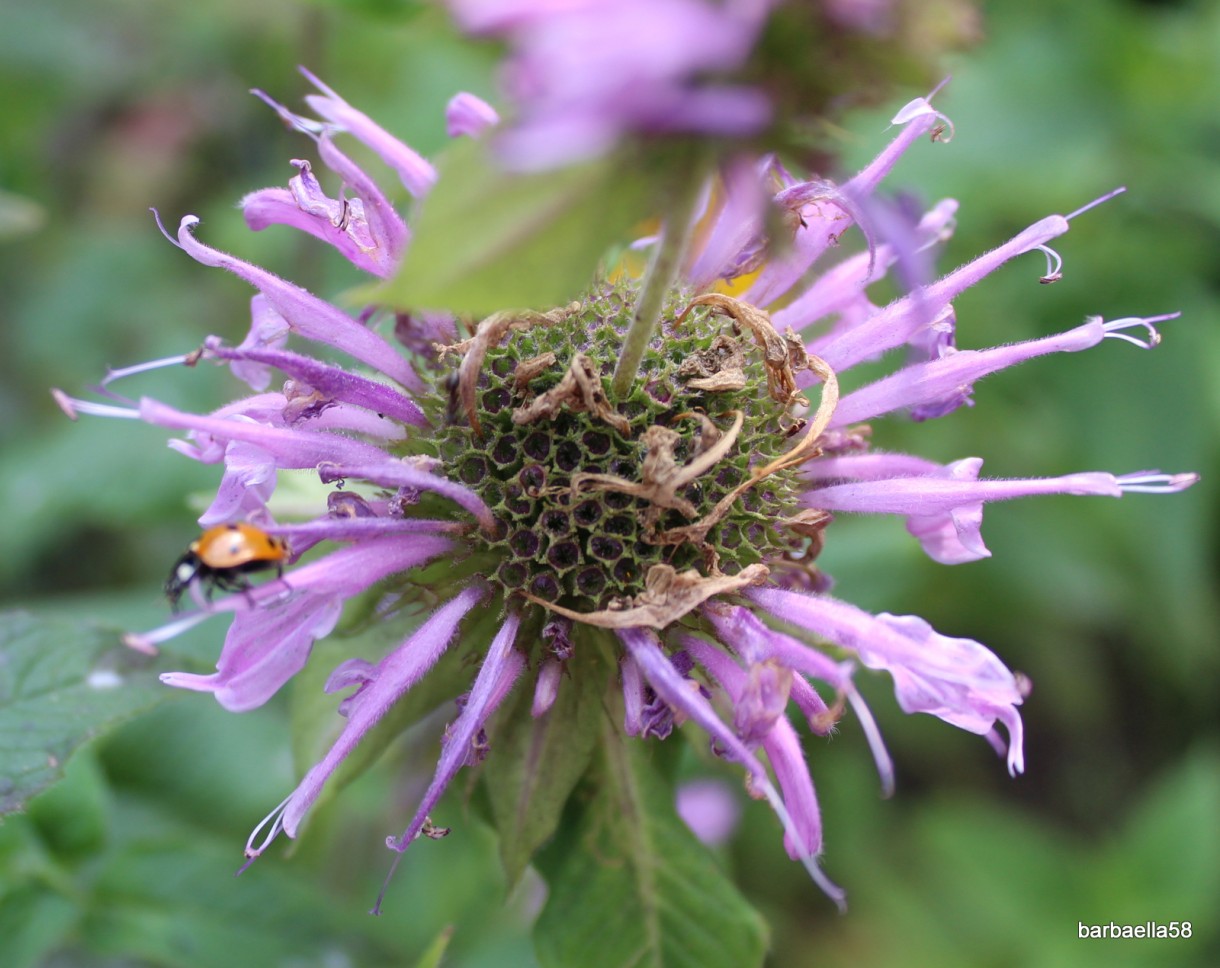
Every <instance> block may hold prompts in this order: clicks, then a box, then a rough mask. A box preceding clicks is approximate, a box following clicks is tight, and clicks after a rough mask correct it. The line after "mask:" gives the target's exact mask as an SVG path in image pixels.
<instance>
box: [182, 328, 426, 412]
mask: <svg viewBox="0 0 1220 968" xmlns="http://www.w3.org/2000/svg"><path fill="white" fill-rule="evenodd" d="M204 346H205V347H206V348H207V350H208V352H209V353H210V354H211V355H213V356H215V357H217V358H219V359H222V360H249V361H251V362H254V363H260V364H263V365H265V366H271V367H275V368H276V369H277V370H279V371H280V372H281V373H284V374H286V375H287V376H290V377H292V378H293V379H295V380H302V381H304V382H305V383H307V384H309V386H311V387H312V388H313V389H314V390H316V391H318V392H319V393H321V394H323V395H324V396H326V397H329V398H331V399H333V400H338V401H341V402H343V403H350V404H352V405H353V406H357V407H364V408H365V409H366V410H371V411H373V412H374V413H376V414H377V415H378V416H382V417H390V418H392V419H394V420H399V421H401V422H403V423H407V424H411V425H413V426H416V427H426V426H427V425H428V418H427V417H425V416H424V413H423V411H422V410H420V409H419V407H418V406H417V405H416V403H415V401H414V400H412V399H411V398H410V397H408V396H407V395H406V394H404V393H400V392H399V391H398V390H395V389H394V388H393V387H391V386H387V385H386V384H384V383H378V382H377V381H376V380H370V379H368V378H367V377H363V376H359V375H357V374H355V373H349V372H347V371H346V370H343V369H340V368H339V367H337V366H331V365H329V364H327V363H323V362H321V361H320V360H315V359H314V358H313V357H310V356H304V355H302V354H300V353H293V352H291V351H289V350H282V349H257V348H247V349H242V348H240V347H239V348H237V349H233V348H231V347H227V346H225V345H224V344H223V343H222V342H221V341H220V340H219V339H217V338H216V337H214V336H212V337H208V339H207V340H205V342H204Z"/></svg>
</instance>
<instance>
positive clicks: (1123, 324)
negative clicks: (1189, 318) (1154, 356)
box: [1102, 313, 1182, 350]
mask: <svg viewBox="0 0 1220 968" xmlns="http://www.w3.org/2000/svg"><path fill="white" fill-rule="evenodd" d="M1181 315H1182V314H1181V313H1165V314H1163V315H1161V316H1124V317H1123V318H1122V319H1112V320H1110V322H1108V323H1103V324H1102V329H1104V330H1105V336H1104V337H1102V338H1103V339H1121V340H1123V341H1124V342H1127V343H1130V344H1131V345H1132V346H1138V347H1139V348H1140V349H1144V350H1150V349H1152V348H1153V347H1154V346H1159V345H1160V342H1161V334H1160V333H1159V332H1157V329H1156V327H1155V326H1154V325H1153V323H1163V322H1165V321H1166V320H1169V319H1177V318H1178V317H1179V316H1181ZM1136 328H1140V329H1143V330H1144V331H1145V332H1147V333H1148V338H1147V339H1146V340H1145V339H1140V338H1139V337H1138V336H1131V335H1130V334H1128V333H1124V332H1122V330H1124V329H1136Z"/></svg>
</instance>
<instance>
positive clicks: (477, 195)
mask: <svg viewBox="0 0 1220 968" xmlns="http://www.w3.org/2000/svg"><path fill="white" fill-rule="evenodd" d="M438 168H439V170H440V173H441V178H440V181H439V182H438V184H437V186H436V188H435V189H434V190H433V192H432V193H431V194H430V195H429V196H428V198H427V199H426V200H425V201H424V203H423V205H422V207H421V211H420V216H419V220H418V224H417V225H415V226H414V227H413V228H414V235H413V237H412V239H411V245H410V248H409V249H408V251H407V257H406V261H405V262H404V263H403V265H402V268H401V269H400V270H399V273H398V275H397V276H395V277H394V278H393V279H392V280H390V282H389V283H388V284H386V285H385V286H384V287H381V288H379V289H378V290H376V294H375V296H372V298H375V299H376V300H377V301H379V302H385V303H389V304H391V305H396V306H404V307H410V308H412V309H448V310H451V311H453V312H459V313H470V314H473V315H475V316H483V315H486V314H488V313H491V312H494V311H496V310H501V309H509V308H546V307H550V306H555V305H558V304H561V303H565V302H568V301H570V300H571V299H573V298H574V297H576V296H578V295H579V294H580V293H581V292H582V291H584V289H585V288H586V287H587V286H588V284H589V281H590V280H591V279H592V278H593V275H594V273H595V271H596V269H597V265H598V261H599V259H601V257H602V256H603V254H604V253H605V252H606V250H607V249H608V248H609V247H610V246H611V245H612V244H613V243H615V242H622V241H625V240H626V236H627V233H628V231H629V230H630V228H631V226H632V225H634V224H635V223H637V222H639V221H641V220H642V219H643V218H645V217H646V216H647V215H648V214H649V199H650V194H651V192H650V185H649V183H648V181H647V180H646V179H645V178H644V177H642V176H641V175H639V174H638V166H635V167H634V168H633V167H632V166H629V165H626V164H624V163H623V159H621V158H618V157H614V156H612V157H609V158H602V159H599V160H598V161H595V162H590V163H588V164H583V165H578V166H573V167H569V168H563V169H560V170H558V171H548V172H540V173H536V174H513V173H509V172H505V171H503V170H501V169H499V168H498V167H496V165H495V164H494V162H493V161H492V159H490V158H489V157H488V154H487V147H486V145H485V144H483V143H482V142H479V141H474V140H470V139H465V140H463V141H461V142H459V143H457V144H454V145H453V146H451V148H450V149H449V150H448V152H447V153H446V154H445V155H444V156H443V157H442V158H441V159H440V161H439V164H438ZM633 171H634V172H637V173H636V174H632V172H633ZM363 295H365V296H370V295H371V294H369V293H364V294H363Z"/></svg>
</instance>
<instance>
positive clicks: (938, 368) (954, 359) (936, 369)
mask: <svg viewBox="0 0 1220 968" xmlns="http://www.w3.org/2000/svg"><path fill="white" fill-rule="evenodd" d="M1105 335H1106V333H1105V329H1104V327H1103V326H1102V322H1101V319H1100V318H1099V317H1094V318H1093V319H1091V320H1089V321H1088V322H1086V323H1085V324H1084V325H1082V326H1078V327H1076V328H1075V329H1071V330H1068V331H1067V332H1066V333H1058V334H1056V335H1055V336H1046V337H1043V338H1042V339H1032V340H1027V341H1026V342H1024V343H1011V344H1009V345H1007V346H997V347H994V348H992V349H988V350H952V351H951V352H950V353H949V354H948V355H946V356H943V357H941V358H940V359H935V360H930V361H929V362H927V363H916V364H913V365H911V366H906V367H903V368H902V369H901V370H899V371H898V372H897V373H892V374H890V375H889V376H887V377H883V378H882V379H880V380H877V381H875V382H873V383H870V384H868V385H867V386H865V387H861V388H860V389H859V390H855V391H853V392H852V393H849V394H847V395H846V396H844V397H843V398H842V399H840V400H839V405H838V406H837V407H836V408H835V413H834V417H833V418H832V419H831V422H830V426H831V427H844V426H847V425H848V424H854V423H860V422H861V421H865V420H870V419H872V418H874V417H879V416H881V415H882V414H884V413H889V412H890V411H892V410H899V409H902V408H906V407H926V406H929V405H931V404H935V403H937V402H943V401H946V400H948V399H952V400H953V401H954V402H953V403H952V404H951V405H949V406H943V407H941V408H940V409H939V411H938V415H940V414H943V413H948V412H949V411H950V410H953V409H956V407H957V406H959V405H960V404H962V403H966V404H972V401H971V400H970V399H969V396H970V392H971V388H972V387H971V385H972V384H973V383H974V382H975V381H976V380H980V379H982V378H983V377H984V376H987V375H988V374H991V373H996V372H998V371H999V370H1003V369H1006V368H1007V367H1010V366H1015V365H1016V364H1018V363H1024V362H1025V361H1026V360H1031V359H1033V358H1034V357H1037V356H1044V355H1046V354H1047V353H1077V352H1079V351H1081V350H1086V349H1089V348H1090V347H1093V346H1096V345H1097V344H1098V343H1100V342H1101V341H1102V339H1103V338H1104V337H1105Z"/></svg>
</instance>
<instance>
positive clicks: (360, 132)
mask: <svg viewBox="0 0 1220 968" xmlns="http://www.w3.org/2000/svg"><path fill="white" fill-rule="evenodd" d="M300 71H301V73H302V74H304V75H305V78H306V79H307V80H308V81H309V83H311V84H312V85H313V86H314V87H316V88H317V89H318V90H319V91H321V92H322V94H321V95H317V94H307V95H305V103H306V104H308V105H309V106H310V107H311V108H313V109H314V111H316V112H317V113H318V114H319V115H320V116H321V117H323V118H325V119H326V120H327V121H329V122H330V123H331V124H333V125H335V126H336V127H338V128H341V129H342V130H344V131H346V132H347V133H348V134H350V135H351V136H352V137H353V138H355V139H356V140H357V141H359V142H360V143H361V144H363V145H364V146H365V147H367V148H370V149H371V150H372V151H374V152H375V153H376V154H377V156H378V157H380V158H381V160H382V161H384V162H385V163H386V164H387V165H389V166H390V167H391V168H393V169H394V171H396V172H397V173H398V178H399V180H400V181H401V182H402V184H403V187H404V188H406V190H407V191H409V192H410V193H411V194H412V195H414V196H415V197H416V198H418V197H420V196H421V195H427V194H428V192H429V191H431V190H432V186H433V185H435V184H436V178H437V175H436V169H435V168H433V167H432V165H431V164H430V163H429V162H427V161H426V160H425V159H424V158H423V156H422V155H420V154H419V152H417V151H415V150H414V149H412V148H409V147H408V146H407V145H406V144H404V143H403V142H401V141H399V140H398V139H397V138H395V137H394V136H393V135H392V134H390V133H389V132H388V131H386V130H385V128H383V127H382V126H381V125H379V124H378V123H377V122H376V121H374V120H373V119H372V118H370V117H369V116H368V115H367V114H365V113H364V112H363V111H357V110H356V109H355V108H354V107H352V106H351V105H350V104H348V103H347V102H346V101H345V100H343V98H341V97H340V96H339V95H338V94H337V93H335V91H333V90H332V89H331V88H329V87H327V86H326V85H325V84H323V83H322V82H321V81H320V80H318V79H317V78H316V77H315V76H314V75H313V74H311V73H310V72H309V71H307V70H306V69H305V68H304V67H302V68H300Z"/></svg>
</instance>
